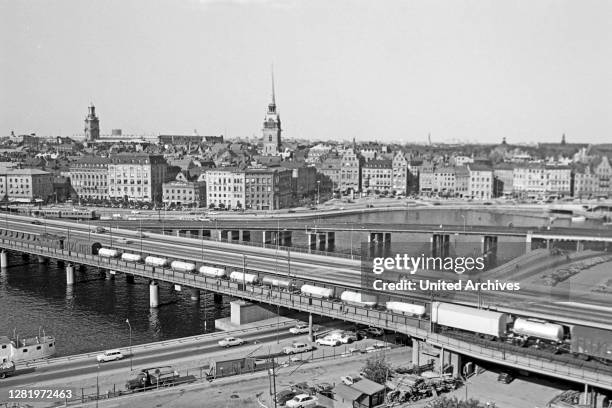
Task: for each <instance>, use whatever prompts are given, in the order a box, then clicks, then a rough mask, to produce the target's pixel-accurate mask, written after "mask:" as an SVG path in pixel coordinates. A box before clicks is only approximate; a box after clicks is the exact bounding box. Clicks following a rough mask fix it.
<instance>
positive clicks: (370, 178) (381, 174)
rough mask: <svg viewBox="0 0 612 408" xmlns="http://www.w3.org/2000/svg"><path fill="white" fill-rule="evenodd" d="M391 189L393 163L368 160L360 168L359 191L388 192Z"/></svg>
mask: <svg viewBox="0 0 612 408" xmlns="http://www.w3.org/2000/svg"><path fill="white" fill-rule="evenodd" d="M392 188H393V163H392V162H391V160H370V161H368V162H366V163H365V164H364V165H363V166H362V167H361V188H360V189H361V191H362V192H365V193H368V194H369V193H371V192H374V193H376V192H389V191H391V190H392Z"/></svg>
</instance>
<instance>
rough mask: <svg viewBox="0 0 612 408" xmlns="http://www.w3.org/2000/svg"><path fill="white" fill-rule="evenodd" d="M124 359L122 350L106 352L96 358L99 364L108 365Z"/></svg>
mask: <svg viewBox="0 0 612 408" xmlns="http://www.w3.org/2000/svg"><path fill="white" fill-rule="evenodd" d="M123 357H124V355H123V353H121V351H120V350H117V349H115V350H106V351H105V352H104V353H102V354H98V355H97V356H96V360H98V363H106V362H108V361H115V360H121V359H122V358H123Z"/></svg>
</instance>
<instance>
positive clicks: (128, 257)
mask: <svg viewBox="0 0 612 408" xmlns="http://www.w3.org/2000/svg"><path fill="white" fill-rule="evenodd" d="M121 260H122V261H126V262H142V256H140V255H136V254H129V253H124V254H122V255H121Z"/></svg>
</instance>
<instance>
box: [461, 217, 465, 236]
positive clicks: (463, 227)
mask: <svg viewBox="0 0 612 408" xmlns="http://www.w3.org/2000/svg"><path fill="white" fill-rule="evenodd" d="M461 218H463V232H465V215H463V214H461Z"/></svg>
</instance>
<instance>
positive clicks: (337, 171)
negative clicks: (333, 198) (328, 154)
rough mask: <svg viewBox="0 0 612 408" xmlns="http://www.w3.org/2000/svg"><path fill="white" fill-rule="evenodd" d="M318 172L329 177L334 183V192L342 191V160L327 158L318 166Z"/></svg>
mask: <svg viewBox="0 0 612 408" xmlns="http://www.w3.org/2000/svg"><path fill="white" fill-rule="evenodd" d="M316 169H317V172H319V173H321V174H323V175H325V176H327V177H328V178H329V180H330V181H331V183H332V190H333V191H339V190H340V183H341V181H340V175H341V173H342V171H341V170H342V160H341V159H338V158H327V159H325V160H324V161H323V162H321V163H319V164H317V165H316Z"/></svg>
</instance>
